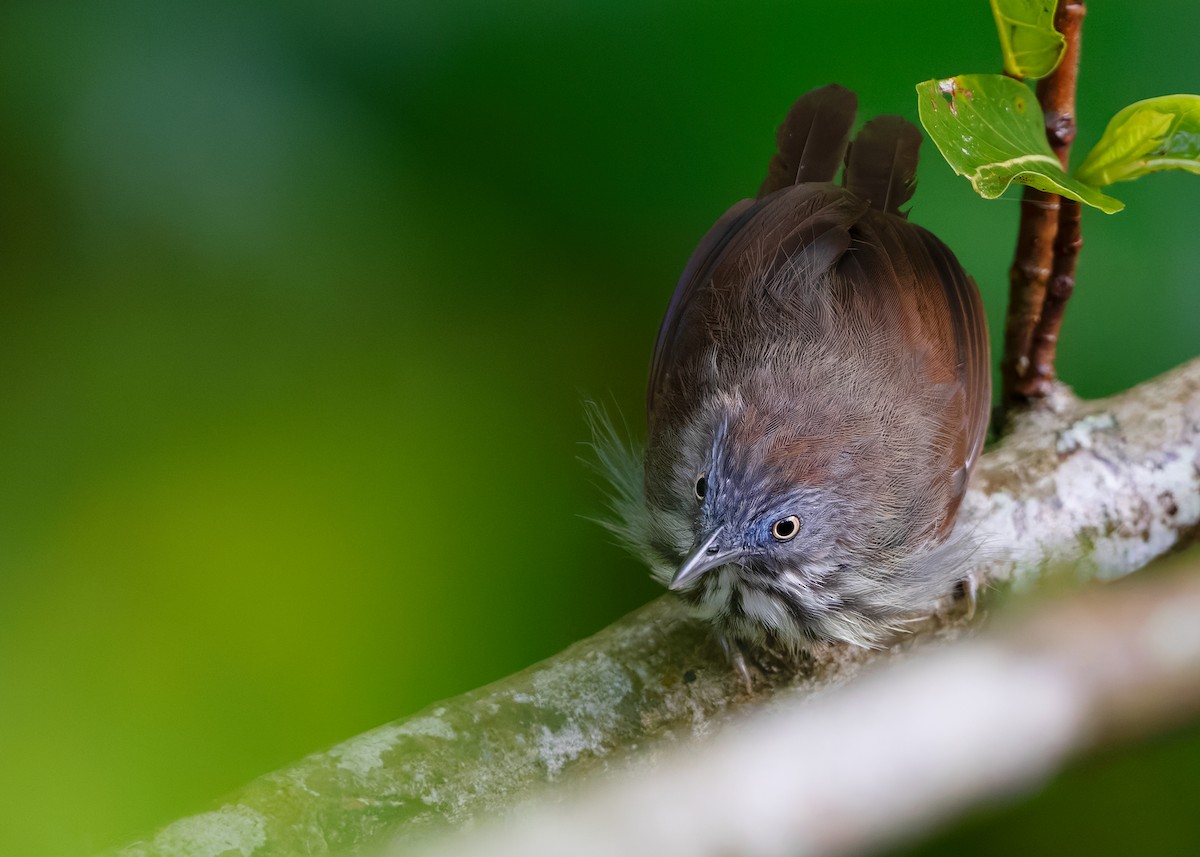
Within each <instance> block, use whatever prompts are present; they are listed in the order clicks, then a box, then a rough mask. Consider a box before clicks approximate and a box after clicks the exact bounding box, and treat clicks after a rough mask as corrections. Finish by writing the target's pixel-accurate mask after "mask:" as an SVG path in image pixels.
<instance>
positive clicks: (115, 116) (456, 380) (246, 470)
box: [0, 0, 1200, 857]
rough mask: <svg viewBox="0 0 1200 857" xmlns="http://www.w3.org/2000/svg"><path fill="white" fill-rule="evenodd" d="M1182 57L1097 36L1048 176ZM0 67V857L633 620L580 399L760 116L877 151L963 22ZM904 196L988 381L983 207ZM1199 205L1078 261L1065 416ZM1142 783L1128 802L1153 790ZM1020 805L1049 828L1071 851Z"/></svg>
mask: <svg viewBox="0 0 1200 857" xmlns="http://www.w3.org/2000/svg"><path fill="white" fill-rule="evenodd" d="M1198 31H1200V7H1198V6H1197V5H1196V4H1195V3H1194V2H1190V1H1189V2H1185V0H1173V2H1158V3H1154V4H1141V3H1132V2H1128V3H1121V4H1110V3H1103V4H1099V3H1098V4H1095V8H1094V9H1093V11H1092V17H1091V18H1089V20H1088V23H1087V26H1086V30H1085V47H1084V68H1083V76H1082V92H1081V99H1080V101H1081V103H1080V114H1081V117H1080V135H1079V136H1080V140H1081V146H1083V147H1086V146H1088V145H1089V144H1090V142H1093V141H1095V140H1096V139H1097V138H1098V137H1099V134H1100V132H1101V131H1102V129H1103V126H1104V124H1105V122H1106V120H1107V118H1108V117H1109V116H1110V115H1111V114H1112V113H1113V112H1115V111H1116V110H1117V109H1118V108H1120V107H1122V106H1124V105H1125V104H1126V103H1128V102H1130V101H1134V100H1136V99H1140V98H1144V97H1148V96H1151V95H1157V94H1163V93H1169V92H1179V91H1197V90H1200V65H1198V63H1197V58H1196V48H1195V33H1196V32H1198ZM0 43H2V44H3V46H4V47H3V51H2V52H0V98H2V110H0V384H2V388H0V389H2V395H3V411H2V414H3V419H2V420H0V486H2V488H0V760H2V765H3V767H2V776H0V843H2V844H0V850H2V851H3V852H4V853H6V854H21V855H30V857H50V855H55V857H57V855H80V854H86V853H88V852H90V851H93V850H96V849H99V848H102V847H105V846H108V845H112V844H115V843H118V842H120V841H122V840H125V839H128V838H130V837H132V836H134V835H136V834H138V833H140V832H144V831H146V830H147V829H149V828H153V827H155V826H157V825H159V824H162V823H164V822H166V821H169V820H170V819H172V818H173V817H175V816H178V815H181V814H184V813H189V812H194V811H198V810H201V809H204V808H206V807H207V806H209V804H210V802H211V801H212V800H213V799H215V798H217V797H219V796H220V795H221V794H223V793H224V792H227V791H229V790H230V789H232V788H234V787H236V786H238V785H239V784H241V783H243V782H245V781H246V780H249V779H251V778H252V777H254V776H256V775H257V774H260V773H263V772H265V771H268V770H270V769H272V768H275V767H277V766H279V765H282V764H284V763H286V762H289V761H291V760H293V759H295V758H297V757H299V756H301V755H303V754H305V753H307V752H310V751H313V750H318V749H321V748H323V747H325V746H327V745H329V744H331V743H333V742H335V741H337V740H339V739H342V738H344V737H347V736H349V735H352V734H354V733H357V732H360V731H362V730H364V729H367V728H369V727H371V726H374V725H376V724H379V723H381V722H384V721H387V720H390V719H393V718H396V717H399V716H401V715H404V714H406V713H409V712H412V711H413V710H415V709H417V708H419V707H422V706H423V705H425V704H427V703H429V702H431V701H433V700H436V699H438V698H441V697H445V696H449V695H452V694H455V693H458V692H460V691H464V690H467V689H469V688H472V687H475V686H478V685H480V684H483V683H485V682H487V681H489V680H492V679H495V678H498V677H500V676H502V675H505V674H507V673H509V672H512V671H513V670H516V669H518V668H520V667H523V666H525V665H527V664H529V663H531V662H533V661H535V660H537V659H539V658H542V657H545V656H547V655H550V654H552V653H554V652H555V651H557V650H559V649H561V648H562V647H563V646H564V645H566V644H567V643H569V642H571V641H573V640H576V639H578V638H580V637H583V636H585V635H587V634H588V633H590V632H592V631H594V630H596V629H598V628H600V627H602V626H603V625H605V624H606V623H608V622H609V621H611V620H613V619H615V618H616V617H618V616H620V615H621V614H623V613H624V612H626V611H628V610H629V609H631V608H633V607H635V606H637V605H638V604H640V603H643V602H644V601H646V600H647V599H649V598H650V597H652V596H653V595H655V594H656V592H657V590H656V588H655V587H654V586H652V585H651V584H650V583H649V581H648V580H647V579H646V577H645V574H644V572H643V571H642V570H641V569H640V568H639V567H638V565H637V564H636V563H635V562H634V561H633V560H631V559H629V558H627V557H626V556H624V555H623V554H622V553H621V552H619V551H618V549H617V548H615V547H613V546H612V545H610V544H609V542H608V539H607V538H606V537H605V535H604V534H603V533H602V532H601V531H600V530H599V529H598V528H597V527H595V526H594V525H593V524H591V523H589V522H588V521H587V520H585V519H584V517H583V516H585V515H588V514H595V513H596V512H597V511H598V510H599V509H600V505H601V503H600V499H599V495H598V492H597V490H596V488H595V487H594V486H593V485H592V484H591V477H590V476H589V474H588V473H587V472H586V471H585V469H584V468H582V467H581V466H580V465H579V464H578V463H577V461H576V456H578V455H579V454H580V453H581V452H582V449H581V446H580V442H581V441H582V440H584V439H585V438H586V429H585V426H584V422H583V419H582V408H581V404H580V403H581V399H582V397H583V396H585V395H587V396H594V397H598V398H601V399H603V400H605V401H607V402H609V403H610V404H611V405H613V406H615V407H618V408H620V410H621V411H622V412H623V413H624V414H625V415H626V417H627V419H628V420H629V422H630V423H631V425H633V426H635V427H638V426H640V423H641V400H642V387H643V383H644V379H645V373H646V365H647V361H648V358H649V350H650V346H651V342H652V338H653V336H654V333H655V330H656V328H657V324H658V320H659V315H660V313H661V311H662V309H663V307H664V306H665V303H666V301H667V298H668V296H669V293H670V290H671V288H672V286H673V283H674V280H675V277H676V276H677V274H678V271H679V270H680V268H681V267H682V265H683V262H684V260H685V259H686V257H687V255H688V253H689V251H690V250H691V248H692V246H693V244H694V243H695V242H696V241H697V239H698V238H699V237H700V235H701V234H702V233H703V232H704V231H705V229H707V227H708V226H709V224H710V223H711V222H712V221H713V220H714V219H715V218H716V217H717V215H719V214H720V213H721V212H722V211H723V210H724V209H725V207H726V206H727V205H729V204H730V203H732V202H733V201H735V200H737V199H739V198H742V197H743V196H746V195H749V194H751V193H752V192H753V190H754V189H755V188H756V187H757V184H758V182H759V180H760V178H761V174H762V171H763V169H764V168H765V165H766V161H767V158H768V156H769V155H770V152H771V145H772V139H773V136H772V135H773V133H774V129H775V126H776V124H777V123H778V121H779V120H780V118H781V117H782V115H783V113H784V112H785V110H786V109H787V107H788V106H789V104H790V103H791V101H792V100H793V99H794V98H795V97H796V96H797V95H798V94H799V93H801V92H802V91H804V90H806V89H808V88H810V87H812V86H815V85H818V84H822V83H826V82H828V81H832V80H836V81H839V82H842V83H844V84H846V85H848V86H851V87H852V88H854V89H856V90H858V92H859V93H860V98H861V104H862V110H863V112H864V113H865V114H868V115H869V114H873V113H878V112H901V113H904V114H906V115H908V116H910V117H914V116H915V96H914V93H913V85H914V84H915V83H917V82H918V81H920V80H923V79H926V78H929V77H933V76H944V75H948V74H953V73H958V72H967V71H990V70H993V69H995V68H997V67H998V64H999V59H998V51H997V48H996V47H995V37H994V34H993V29H992V22H991V19H990V14H989V11H988V8H987V4H986V2H984V0H972V2H966V3H963V2H959V3H949V2H884V0H878V2H845V3H815V2H804V0H793V2H788V3H774V2H740V3H721V4H716V3H696V2H682V0H679V2H661V0H636V2H635V0H611V2H603V3H587V4H585V3H551V2H545V1H544V0H521V2H507V3H503V4H499V3H488V2H473V0H442V2H437V3H433V2H425V3H411V2H409V3H405V2H399V3H393V2H383V0H349V2H343V3H324V2H321V3H318V2H311V0H310V2H304V0H298V2H294V3H291V4H284V3H279V2H250V3H246V2H215V0H210V2H205V3H195V2H173V3H151V2H144V0H143V2H134V0H111V2H104V3H79V4H59V3H48V2H41V0H39V2H34V0H9V2H7V3H5V4H4V6H3V8H2V9H0ZM925 155H926V160H925V164H924V167H923V169H922V173H921V188H920V190H919V192H918V195H917V199H916V207H915V209H914V215H913V216H914V219H915V220H916V221H917V222H920V223H922V224H924V225H926V226H929V227H930V228H932V229H933V230H934V231H935V232H937V233H938V234H939V235H940V236H941V237H942V238H943V239H944V240H946V241H947V242H948V243H949V244H950V245H951V246H952V247H953V248H955V250H956V251H957V252H958V254H959V255H960V257H961V258H962V260H963V261H964V263H965V264H966V266H967V267H968V269H969V270H971V271H972V272H973V273H974V274H975V276H976V277H977V278H978V280H979V282H980V285H981V286H982V288H983V290H984V292H985V298H986V300H987V303H988V308H989V314H990V317H991V318H992V320H993V337H994V338H995V337H996V336H997V334H998V326H997V323H998V321H999V319H1000V317H1001V315H1002V313H1003V295H1004V291H1005V288H1006V286H1005V270H1006V267H1007V264H1008V262H1009V259H1010V256H1011V252H1012V245H1013V237H1014V229H1015V222H1016V216H1017V205H1016V203H1015V202H1014V201H1013V200H1011V199H1010V200H1002V201H1000V202H994V203H985V202H982V201H980V200H978V199H976V198H975V197H974V196H973V194H972V192H971V190H970V188H969V186H968V185H967V183H966V182H965V181H963V180H961V179H957V178H955V177H954V176H953V175H952V174H951V173H950V170H949V168H948V167H946V166H945V164H944V163H942V162H941V161H940V159H939V158H938V157H937V155H936V153H935V152H934V151H933V149H932V147H929V146H927V147H926V152H925ZM1198 191H1200V183H1197V180H1196V178H1195V177H1187V176H1180V175H1169V176H1152V177H1150V178H1149V179H1146V180H1143V181H1142V182H1139V183H1137V184H1133V185H1125V186H1119V187H1117V188H1114V192H1115V193H1116V195H1117V196H1119V197H1121V198H1122V199H1124V200H1125V201H1126V202H1127V203H1128V206H1129V207H1128V209H1127V211H1125V212H1123V213H1121V214H1118V215H1115V216H1113V217H1104V216H1103V215H1099V214H1098V213H1093V212H1090V211H1089V212H1088V213H1087V215H1086V216H1085V223H1084V235H1085V237H1086V239H1087V247H1086V249H1085V250H1084V253H1083V257H1082V261H1081V264H1080V285H1079V288H1078V291H1077V296H1076V298H1075V300H1074V301H1073V302H1072V306H1071V310H1070V313H1069V316H1068V320H1067V325H1066V330H1065V333H1066V339H1065V344H1064V346H1063V349H1062V359H1061V369H1062V373H1063V374H1064V375H1065V377H1066V378H1067V379H1068V380H1069V381H1071V382H1073V383H1074V384H1075V385H1076V387H1077V388H1078V389H1079V390H1080V391H1082V392H1083V393H1085V394H1088V395H1102V394H1105V393H1108V392H1110V391H1113V390H1117V389H1120V388H1123V387H1125V386H1127V385H1129V384H1131V383H1133V382H1136V381H1138V380H1140V379H1143V378H1146V377H1149V376H1151V375H1153V374H1155V373H1158V372H1160V371H1162V370H1164V369H1166V368H1168V367H1170V366H1172V365H1174V364H1176V363H1179V362H1181V361H1183V360H1185V359H1187V358H1189V357H1191V356H1194V355H1195V354H1197V353H1198V352H1200V332H1198V331H1200V326H1198V324H1197V319H1198V317H1200V289H1197V287H1196V286H1197V276H1196V271H1197V269H1198V268H1200V242H1197V240H1196V236H1197V231H1196V230H1197V227H1196V224H1197V223H1198V222H1200V192H1198ZM1180 740H1183V741H1184V744H1185V745H1186V746H1188V747H1191V751H1190V755H1188V753H1187V752H1170V753H1161V752H1160V753H1159V756H1161V757H1162V759H1161V764H1160V766H1159V767H1154V764H1155V762H1154V759H1158V758H1159V756H1154V757H1153V759H1150V761H1145V760H1142V761H1138V762H1136V763H1133V762H1127V764H1136V765H1141V766H1142V767H1140V768H1135V770H1138V771H1142V774H1140V775H1139V776H1141V777H1143V778H1144V779H1154V778H1157V779H1159V780H1162V779H1163V778H1164V777H1165V778H1168V779H1169V777H1170V776H1181V775H1186V776H1187V777H1191V776H1192V775H1193V774H1195V773H1196V771H1197V769H1196V764H1197V759H1198V758H1200V755H1198V753H1197V750H1196V747H1197V746H1200V737H1197V736H1192V737H1191V738H1187V737H1186V736H1185V737H1184V738H1183V739H1180ZM1189 742H1190V743H1189ZM1148 752H1149V751H1148ZM1140 758H1141V757H1139V759H1140ZM1147 758H1149V757H1147ZM1179 759H1184V760H1185V762H1186V765H1185V767H1179V766H1180V764H1181V763H1180V762H1179V761H1178V760H1179ZM1172 760H1174V762H1173V761H1172ZM1097 764H1103V763H1097ZM1171 764H1175V765H1176V767H1175V768H1174V769H1170V770H1173V771H1174V772H1175V773H1174V774H1171V773H1170V770H1168V769H1169V768H1170V765H1171ZM1147 765H1149V767H1146V766H1147ZM1164 765H1165V766H1167V767H1162V766H1164ZM1122 770H1124V769H1122ZM1180 771H1183V772H1184V773H1183V774H1180ZM1147 772H1148V773H1147ZM1078 778H1079V777H1078V776H1077V779H1078ZM1086 779H1088V781H1089V782H1090V781H1091V780H1092V778H1086ZM1137 779H1138V777H1132V778H1130V777H1127V776H1115V775H1114V776H1112V777H1110V780H1111V781H1112V782H1113V783H1114V785H1113V788H1114V789H1115V788H1117V787H1118V786H1120V785H1122V784H1123V785H1124V786H1125V787H1126V788H1127V789H1128V790H1129V793H1130V794H1131V795H1136V794H1147V792H1146V791H1145V790H1144V789H1141V788H1139V787H1138V786H1137V782H1136V781H1137ZM1189 781H1192V780H1189ZM1064 789H1066V791H1065V792H1063V790H1064ZM1058 793H1065V794H1067V795H1068V796H1067V798H1065V800H1067V806H1068V809H1065V810H1061V812H1058V811H1055V812H1052V813H1050V815H1049V816H1048V817H1049V818H1050V820H1051V821H1054V820H1057V819H1060V818H1061V816H1062V814H1063V813H1067V814H1069V812H1070V811H1071V810H1070V809H1069V807H1070V806H1074V805H1083V804H1082V802H1081V801H1082V799H1080V800H1076V802H1075V804H1071V800H1072V798H1071V797H1070V795H1071V794H1076V792H1073V791H1071V789H1070V788H1068V787H1067V786H1062V787H1059V789H1058ZM1106 793H1112V792H1111V790H1110V791H1109V792H1106ZM1193 794H1194V792H1193ZM1184 815H1185V814H1181V813H1174V814H1172V813H1167V814H1166V815H1165V818H1166V821H1161V822H1159V825H1160V826H1161V825H1162V824H1167V825H1168V826H1169V825H1170V824H1172V823H1177V824H1179V825H1188V824H1190V825H1192V827H1191V834H1192V835H1193V836H1194V835H1196V827H1195V826H1196V823H1197V822H1196V820H1195V819H1194V818H1187V817H1183V816H1184ZM1046 817H1047V816H1046V813H1045V812H1043V813H1042V815H1041V816H1038V815H1037V813H1036V811H1035V813H1034V815H1033V816H1031V817H1027V818H1026V821H1020V819H1019V818H1017V819H1016V820H1013V819H1009V818H1008V817H1007V816H1005V817H1003V818H1002V820H1001V822H1000V823H1001V824H1002V825H1010V826H1011V825H1012V824H1017V825H1018V827H1017V828H1016V829H1017V830H1022V829H1024V830H1026V831H1027V840H1028V843H1035V842H1037V841H1043V840H1042V839H1041V838H1040V837H1039V836H1038V835H1037V828H1036V825H1037V824H1038V823H1049V822H1047V821H1046ZM1029 818H1032V820H1029ZM1038 818H1041V819H1042V821H1041V822H1039V821H1038ZM1005 819H1007V820H1005ZM1172 819H1174V820H1175V821H1172ZM1020 824H1025V825H1026V827H1025V828H1021V827H1019V825H1020ZM1131 824H1132V822H1131ZM1028 825H1034V827H1029V826H1028ZM1180 835H1181V836H1182V835H1183V834H1180ZM1044 841H1046V842H1049V841H1052V840H1044ZM1178 841H1181V842H1182V841H1184V840H1182V839H1181V840H1178ZM1192 841H1193V842H1194V840H1192ZM1027 853H1030V852H1028V851H1027ZM1181 853H1182V852H1181Z"/></svg>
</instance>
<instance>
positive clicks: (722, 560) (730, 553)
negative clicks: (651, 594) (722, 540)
mask: <svg viewBox="0 0 1200 857" xmlns="http://www.w3.org/2000/svg"><path fill="white" fill-rule="evenodd" d="M722 529H724V527H717V528H716V529H715V530H713V531H712V532H711V533H709V534H708V535H707V536H701V537H700V538H698V539H696V544H695V545H694V546H693V547H692V552H691V553H690V554H688V558H687V559H685V560H684V561H683V565H681V566H679V571H677V572H675V576H674V577H672V578H671V582H670V583H669V584H668V585H667V588H668V589H671V590H678V589H684V588H686V587H687V586H690V585H691V584H692V583H693V582H695V581H696V579H697V578H699V577H700V575H702V574H704V572H706V571H709V570H711V569H714V568H716V567H717V566H721V565H725V564H726V563H730V562H733V561H734V560H735V559H737V558H738V557H739V556H740V555H741V553H742V552H741V551H740V550H734V549H731V548H722V547H721V546H720V545H719V544H718V542H717V538H718V537H719V536H720V535H721V530H722Z"/></svg>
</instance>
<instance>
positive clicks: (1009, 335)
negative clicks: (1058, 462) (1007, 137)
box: [998, 0, 1087, 421]
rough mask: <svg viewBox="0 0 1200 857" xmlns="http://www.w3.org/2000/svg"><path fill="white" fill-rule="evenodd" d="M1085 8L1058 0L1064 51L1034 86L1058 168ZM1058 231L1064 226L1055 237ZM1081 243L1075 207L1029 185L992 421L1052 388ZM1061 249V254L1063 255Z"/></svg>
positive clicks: (1066, 151) (1067, 136)
mask: <svg viewBox="0 0 1200 857" xmlns="http://www.w3.org/2000/svg"><path fill="white" fill-rule="evenodd" d="M1086 12H1087V8H1086V7H1085V6H1084V4H1083V3H1082V2H1075V0H1059V4H1058V8H1057V9H1056V10H1055V14H1054V26H1055V27H1056V28H1057V29H1058V31H1059V32H1060V33H1062V34H1063V37H1064V38H1065V39H1066V49H1065V51H1064V52H1063V58H1062V60H1061V62H1059V64H1058V67H1057V68H1056V69H1055V70H1054V71H1053V72H1051V73H1050V74H1049V75H1047V76H1046V77H1045V78H1043V79H1042V80H1041V81H1040V82H1039V83H1038V87H1037V95H1038V101H1039V102H1040V103H1041V105H1042V115H1043V117H1044V119H1045V123H1046V138H1047V140H1049V142H1050V148H1051V149H1052V150H1053V151H1054V154H1055V155H1057V156H1058V159H1059V161H1060V162H1061V163H1062V165H1063V169H1066V168H1067V163H1068V159H1069V155H1070V151H1071V143H1072V142H1073V141H1074V140H1075V130H1076V120H1075V86H1076V81H1077V79H1078V76H1079V50H1080V39H1081V32H1082V28H1083V18H1084V15H1085V14H1086ZM1060 231H1063V232H1064V234H1063V237H1062V239H1061V240H1059V239H1058V234H1059V232H1060ZM1080 246H1082V239H1081V238H1080V233H1079V206H1078V205H1077V204H1075V203H1071V204H1070V205H1060V197H1058V196H1057V195H1055V194H1047V193H1042V192H1041V191H1036V190H1033V189H1032V188H1027V189H1026V191H1025V195H1024V198H1023V200H1022V203H1021V224H1020V227H1019V232H1018V236H1017V250H1016V254H1015V256H1014V258H1013V264H1012V268H1011V269H1010V270H1009V303H1008V307H1009V308H1008V318H1007V321H1006V324H1005V336H1004V359H1003V361H1002V376H1003V386H1004V393H1003V396H1004V400H1003V403H1002V404H1003V409H1002V411H1001V412H1000V414H999V416H998V421H1002V420H1003V419H1004V410H1007V409H1008V408H1011V407H1013V406H1014V405H1020V404H1023V403H1026V402H1029V401H1032V400H1035V399H1040V398H1043V397H1044V396H1045V395H1046V394H1047V392H1048V391H1049V389H1050V386H1051V382H1052V381H1053V380H1054V377H1055V373H1054V357H1055V346H1056V344H1057V342H1058V330H1059V327H1060V326H1061V325H1062V317H1063V311H1064V310H1065V308H1066V301H1067V299H1068V298H1069V297H1070V296H1071V291H1072V290H1073V288H1074V284H1075V262H1076V259H1077V257H1078V254H1079V248H1080ZM1060 253H1062V254H1064V255H1063V256H1062V257H1061V258H1060V257H1059V254H1060Z"/></svg>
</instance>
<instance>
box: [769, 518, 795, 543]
mask: <svg viewBox="0 0 1200 857" xmlns="http://www.w3.org/2000/svg"><path fill="white" fill-rule="evenodd" d="M798 532H800V519H799V518H797V517H796V516H795V515H788V516H787V517H786V518H780V519H779V520H778V521H776V522H775V523H773V524H771V535H772V536H774V537H775V541H777V542H786V541H788V540H789V539H793V538H795V537H796V533H798Z"/></svg>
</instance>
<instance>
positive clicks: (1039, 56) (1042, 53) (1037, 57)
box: [992, 0, 1067, 77]
mask: <svg viewBox="0 0 1200 857" xmlns="http://www.w3.org/2000/svg"><path fill="white" fill-rule="evenodd" d="M1055 5H1056V0H992V17H994V18H995V19H996V31H997V32H998V33H999V34H1000V50H1001V52H1002V53H1003V54H1004V70H1005V71H1006V72H1008V73H1009V74H1011V75H1012V76H1013V77H1045V76H1046V75H1048V74H1049V73H1050V72H1052V71H1054V67H1055V66H1057V65H1058V61H1059V60H1060V59H1062V54H1063V49H1064V48H1065V47H1066V45H1067V40H1066V39H1064V38H1063V36H1062V33H1060V32H1058V30H1056V29H1054V7H1055Z"/></svg>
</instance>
